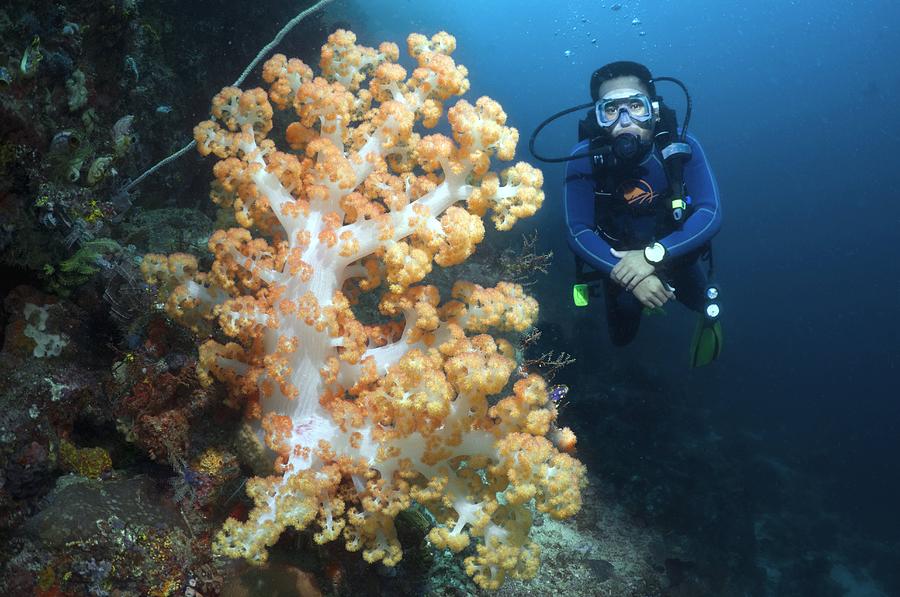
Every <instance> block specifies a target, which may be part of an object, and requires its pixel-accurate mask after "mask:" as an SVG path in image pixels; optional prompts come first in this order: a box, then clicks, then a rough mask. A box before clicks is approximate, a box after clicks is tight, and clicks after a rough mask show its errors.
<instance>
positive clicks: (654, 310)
mask: <svg viewBox="0 0 900 597" xmlns="http://www.w3.org/2000/svg"><path fill="white" fill-rule="evenodd" d="M644 315H646V316H647V317H650V316H652V315H666V310H665V309H663V308H662V307H653V308H652V309H651V308H650V307H644Z"/></svg>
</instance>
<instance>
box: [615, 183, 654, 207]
mask: <svg viewBox="0 0 900 597" xmlns="http://www.w3.org/2000/svg"><path fill="white" fill-rule="evenodd" d="M616 195H618V196H619V197H622V198H623V199H625V202H626V203H628V205H644V204H645V203H650V202H651V201H653V199H654V198H655V197H656V193H654V192H653V187H652V186H650V183H649V182H647V181H646V180H644V179H643V178H629V179H628V180H623V181H622V182H621V183H620V184H619V186H618V187H617V188H616Z"/></svg>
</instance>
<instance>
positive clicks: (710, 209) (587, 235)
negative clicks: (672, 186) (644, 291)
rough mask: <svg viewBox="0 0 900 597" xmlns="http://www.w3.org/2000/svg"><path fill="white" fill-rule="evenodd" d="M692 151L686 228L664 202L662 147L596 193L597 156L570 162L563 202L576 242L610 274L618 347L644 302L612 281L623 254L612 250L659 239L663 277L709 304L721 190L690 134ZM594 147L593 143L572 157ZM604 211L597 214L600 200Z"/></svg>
mask: <svg viewBox="0 0 900 597" xmlns="http://www.w3.org/2000/svg"><path fill="white" fill-rule="evenodd" d="M687 141H688V143H689V144H690V146H691V149H692V151H693V155H692V157H691V159H690V160H689V161H688V162H687V163H686V164H685V167H684V182H685V185H686V186H687V190H688V195H689V196H690V197H691V204H690V211H689V215H688V217H687V218H686V219H685V220H684V222H683V223H682V225H681V227H680V228H676V227H674V226H673V225H672V223H671V215H670V214H671V211H670V210H669V208H668V206H667V205H665V203H666V198H667V194H666V192H667V190H668V182H667V180H666V174H665V170H664V169H663V164H662V161H661V159H660V157H659V156H658V153H657V152H656V151H651V152H650V153H649V154H648V155H647V157H646V158H645V159H644V160H643V161H642V162H641V163H640V164H639V165H638V166H635V167H634V168H633V169H631V170H629V171H627V172H623V173H621V174H620V175H617V176H616V177H615V179H611V182H612V183H613V184H612V185H611V188H610V189H603V191H605V193H602V194H601V196H600V197H599V198H597V197H595V180H594V176H593V174H592V171H591V161H590V158H588V157H585V158H581V159H577V160H572V161H570V162H568V165H567V167H566V184H565V192H564V206H565V213H566V232H567V240H568V243H569V248H570V249H572V251H573V252H574V253H575V255H577V256H578V257H579V258H580V259H581V260H582V261H584V262H585V263H586V264H587V265H588V266H590V267H592V268H594V269H595V270H597V271H599V272H601V273H602V274H604V275H605V276H606V277H605V279H604V291H605V298H606V311H607V323H608V325H609V332H610V337H611V338H612V341H613V343H614V344H616V345H619V346H621V345H624V344H628V343H629V342H630V341H631V340H632V339H633V338H634V336H635V335H636V334H637V330H638V326H639V324H640V318H641V313H642V312H643V305H641V303H640V301H638V300H637V299H636V298H635V297H634V295H632V294H631V293H629V292H627V291H626V290H625V289H624V288H622V287H621V286H619V285H618V284H617V283H615V282H613V281H612V280H610V279H609V275H610V272H612V269H613V267H615V265H616V263H618V261H619V260H618V259H617V258H616V257H614V256H613V255H612V253H611V252H610V249H611V248H614V249H616V250H622V251H627V250H642V249H643V248H644V247H646V246H647V245H649V244H651V243H653V242H659V243H662V245H663V246H664V247H665V248H666V259H665V261H664V262H663V264H662V265H661V266H659V267H657V275H658V276H659V277H660V279H661V280H663V281H665V282H668V283H669V284H671V285H672V286H673V287H674V288H675V296H676V298H677V299H678V300H679V302H681V303H683V304H684V305H686V306H687V307H688V308H690V309H692V310H694V311H701V310H702V309H703V306H704V302H705V299H704V296H703V295H704V290H705V287H706V283H707V280H706V274H705V272H704V271H703V267H702V266H701V265H700V263H699V257H700V255H701V254H702V253H703V251H704V249H705V247H706V246H707V244H708V243H709V241H710V240H711V239H712V237H713V236H715V235H716V233H717V232H718V231H719V228H720V227H721V225H722V207H721V205H720V203H719V189H718V186H717V185H716V179H715V177H714V176H713V173H712V170H711V169H710V167H709V163H708V162H707V160H706V154H705V153H704V152H703V148H702V147H701V146H700V143H699V142H698V141H697V140H696V139H695V138H694V137H692V136H690V135H688V136H687ZM587 149H588V141H587V140H585V141H582V142H581V143H579V144H578V145H576V146H575V147H574V148H573V149H572V152H571V153H570V154H569V155H574V154H576V153H582V152H584V151H586V150H587ZM598 202H599V204H600V205H601V208H600V209H601V211H602V213H597V204H598Z"/></svg>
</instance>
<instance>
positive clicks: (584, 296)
mask: <svg viewBox="0 0 900 597" xmlns="http://www.w3.org/2000/svg"><path fill="white" fill-rule="evenodd" d="M590 294H591V293H590V290H589V289H588V285H587V284H575V285H574V286H572V302H574V303H575V306H576V307H586V306H587V304H588V300H589V298H588V297H589V296H590Z"/></svg>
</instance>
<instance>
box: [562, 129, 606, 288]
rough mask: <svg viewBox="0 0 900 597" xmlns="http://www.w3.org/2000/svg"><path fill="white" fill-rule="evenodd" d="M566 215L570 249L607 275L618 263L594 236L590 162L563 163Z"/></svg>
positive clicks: (579, 147) (577, 149)
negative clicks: (564, 169)
mask: <svg viewBox="0 0 900 597" xmlns="http://www.w3.org/2000/svg"><path fill="white" fill-rule="evenodd" d="M587 147H588V142H587V141H582V142H581V143H579V144H578V145H576V146H575V147H574V148H573V149H572V151H571V153H570V154H569V155H574V154H575V153H580V152H583V151H585V150H587ZM563 208H564V210H565V215H566V240H567V242H568V243H569V248H570V249H571V250H572V252H573V253H575V255H577V256H578V257H580V258H581V259H582V260H583V261H584V262H585V263H587V264H588V265H589V266H591V267H592V268H594V269H596V270H598V271H600V272H603V273H604V274H606V275H609V274H610V272H612V269H613V267H614V266H615V265H616V263H617V262H618V259H615V258H614V257H613V256H612V254H611V253H610V248H611V247H610V245H609V243H607V242H606V241H605V240H603V239H602V238H600V236H599V235H598V234H597V232H596V223H595V220H594V218H595V215H596V214H595V213H594V210H595V206H594V177H593V174H592V172H591V162H590V158H586V157H585V158H581V159H577V160H572V161H570V162H567V163H566V182H565V188H564V190H563Z"/></svg>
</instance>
